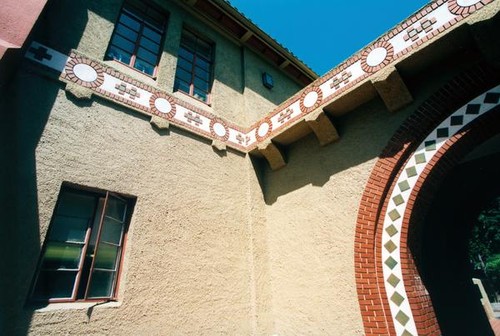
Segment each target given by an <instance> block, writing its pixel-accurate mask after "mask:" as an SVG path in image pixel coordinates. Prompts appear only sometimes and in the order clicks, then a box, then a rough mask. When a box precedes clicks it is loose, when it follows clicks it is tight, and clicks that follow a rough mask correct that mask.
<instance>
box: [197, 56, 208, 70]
mask: <svg viewBox="0 0 500 336" xmlns="http://www.w3.org/2000/svg"><path fill="white" fill-rule="evenodd" d="M196 66H197V67H199V68H201V69H203V70H205V71H207V72H210V63H209V62H207V61H206V60H204V59H203V58H197V59H196Z"/></svg>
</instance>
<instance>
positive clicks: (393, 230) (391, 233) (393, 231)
mask: <svg viewBox="0 0 500 336" xmlns="http://www.w3.org/2000/svg"><path fill="white" fill-rule="evenodd" d="M385 231H386V232H387V233H388V234H389V236H391V237H392V236H394V235H395V234H396V233H398V229H396V227H395V226H394V225H392V224H391V225H389V226H388V227H386V228H385Z"/></svg>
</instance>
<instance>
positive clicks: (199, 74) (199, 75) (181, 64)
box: [174, 27, 215, 105]
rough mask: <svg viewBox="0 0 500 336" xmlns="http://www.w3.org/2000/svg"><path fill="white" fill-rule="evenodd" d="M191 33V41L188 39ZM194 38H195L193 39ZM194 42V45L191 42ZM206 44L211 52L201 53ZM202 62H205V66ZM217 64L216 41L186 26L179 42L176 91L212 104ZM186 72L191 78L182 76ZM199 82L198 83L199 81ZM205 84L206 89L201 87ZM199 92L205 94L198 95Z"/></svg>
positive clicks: (175, 81) (175, 80)
mask: <svg viewBox="0 0 500 336" xmlns="http://www.w3.org/2000/svg"><path fill="white" fill-rule="evenodd" d="M188 35H191V41H188V39H189V37H187V36H188ZM193 38H194V40H193ZM193 42H194V46H190V45H189V44H190V43H193ZM201 45H205V47H208V48H209V54H210V55H208V56H207V55H206V54H201V52H200V51H199V50H200V46H201ZM202 64H205V66H203V65H202ZM214 66H215V43H214V42H212V41H211V40H210V39H208V38H206V37H204V36H203V35H201V34H199V33H197V32H196V31H195V30H193V29H191V28H187V27H184V28H183V30H182V34H181V40H180V43H179V51H178V53H177V66H176V70H175V78H174V91H178V92H182V93H185V94H187V95H189V96H191V97H193V98H195V99H197V100H200V101H202V102H204V103H205V104H208V105H210V104H211V97H212V85H213V79H214V76H213V72H214ZM182 72H184V73H185V74H187V76H188V77H189V79H187V78H182V77H181V74H182ZM203 77H205V78H203ZM197 82H198V83H197ZM200 83H202V84H204V86H205V87H206V89H204V88H203V87H201V84H200ZM199 93H202V94H204V96H205V99H203V97H202V96H197V95H199Z"/></svg>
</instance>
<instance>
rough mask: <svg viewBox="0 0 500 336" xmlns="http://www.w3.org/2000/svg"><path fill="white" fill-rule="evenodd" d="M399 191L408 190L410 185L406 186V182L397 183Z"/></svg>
mask: <svg viewBox="0 0 500 336" xmlns="http://www.w3.org/2000/svg"><path fill="white" fill-rule="evenodd" d="M398 187H399V190H401V191H405V190H408V189H410V185H409V184H408V181H406V180H404V181H401V182H399V183H398Z"/></svg>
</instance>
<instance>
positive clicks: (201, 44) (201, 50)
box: [196, 39, 212, 59]
mask: <svg viewBox="0 0 500 336" xmlns="http://www.w3.org/2000/svg"><path fill="white" fill-rule="evenodd" d="M196 53H197V54H198V55H203V56H204V57H205V58H207V59H211V58H212V46H211V45H210V44H208V43H207V42H205V41H203V40H200V39H198V47H197V48H196Z"/></svg>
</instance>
